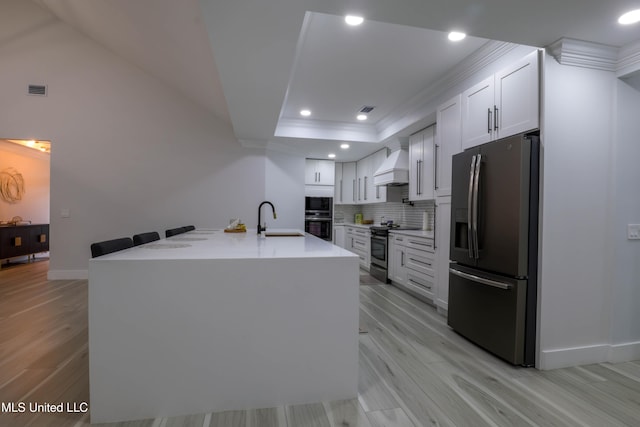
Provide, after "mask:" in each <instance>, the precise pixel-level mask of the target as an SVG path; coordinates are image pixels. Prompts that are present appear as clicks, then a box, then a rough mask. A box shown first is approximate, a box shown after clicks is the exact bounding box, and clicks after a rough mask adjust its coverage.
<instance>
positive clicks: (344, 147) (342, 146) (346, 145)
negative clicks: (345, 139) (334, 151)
mask: <svg viewBox="0 0 640 427" xmlns="http://www.w3.org/2000/svg"><path fill="white" fill-rule="evenodd" d="M340 148H342V149H343V150H346V149H347V148H349V144H340Z"/></svg>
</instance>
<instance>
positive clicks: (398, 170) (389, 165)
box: [373, 149, 409, 185]
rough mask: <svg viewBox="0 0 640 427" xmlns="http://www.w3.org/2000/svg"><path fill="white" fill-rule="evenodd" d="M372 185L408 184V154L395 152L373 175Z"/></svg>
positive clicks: (400, 151) (401, 151)
mask: <svg viewBox="0 0 640 427" xmlns="http://www.w3.org/2000/svg"><path fill="white" fill-rule="evenodd" d="M373 183H374V185H404V184H408V183H409V152H407V150H402V149H400V150H396V151H393V152H392V153H391V154H389V157H387V158H386V160H385V161H384V162H383V163H382V165H380V167H379V168H378V170H377V171H376V173H375V174H374V175H373Z"/></svg>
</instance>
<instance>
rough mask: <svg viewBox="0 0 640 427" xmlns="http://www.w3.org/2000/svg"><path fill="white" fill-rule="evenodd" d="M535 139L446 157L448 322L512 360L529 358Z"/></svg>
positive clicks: (534, 267) (528, 363)
mask: <svg viewBox="0 0 640 427" xmlns="http://www.w3.org/2000/svg"><path fill="white" fill-rule="evenodd" d="M539 152H540V144H539V139H538V137H537V136H535V135H516V136H512V137H508V138H504V139H500V140H497V141H494V142H490V143H487V144H484V145H480V146H478V147H473V148H470V149H468V150H466V151H464V152H462V153H459V154H456V155H455V156H454V157H453V170H452V193H451V245H450V248H451V249H450V251H451V252H450V258H451V264H450V268H449V309H448V320H447V322H448V324H449V326H451V327H452V328H453V329H454V330H455V331H457V332H458V333H459V334H461V335H463V336H465V337H466V338H468V339H469V340H470V341H472V342H474V343H476V344H478V345H479V346H481V347H483V348H485V349H486V350H488V351H490V352H492V353H494V354H495V355H497V356H499V357H501V358H503V359H505V360H507V361H509V362H511V363H513V364H515V365H525V366H532V365H534V363H535V346H536V307H537V303H536V300H537V268H538V267H537V255H538V187H539V162H540V159H539Z"/></svg>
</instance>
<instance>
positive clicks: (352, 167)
mask: <svg viewBox="0 0 640 427" xmlns="http://www.w3.org/2000/svg"><path fill="white" fill-rule="evenodd" d="M356 181H357V177H356V162H349V163H343V164H342V202H343V204H349V205H352V204H354V203H356V200H357V186H356Z"/></svg>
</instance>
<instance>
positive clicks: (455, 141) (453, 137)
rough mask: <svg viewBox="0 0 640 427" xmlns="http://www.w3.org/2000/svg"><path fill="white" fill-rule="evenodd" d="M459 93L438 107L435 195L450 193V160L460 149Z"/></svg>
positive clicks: (460, 109) (460, 114) (460, 111)
mask: <svg viewBox="0 0 640 427" xmlns="http://www.w3.org/2000/svg"><path fill="white" fill-rule="evenodd" d="M461 99H462V97H461V95H457V96H455V97H453V98H451V99H450V100H449V101H447V102H445V103H444V104H442V105H441V106H439V107H438V111H437V119H436V120H437V123H438V132H437V134H436V145H435V148H436V153H435V154H436V166H435V169H436V170H435V179H436V182H435V190H436V196H449V195H451V161H452V158H453V155H454V154H457V153H459V152H461V151H462V120H461V119H462V107H461V104H462V102H461Z"/></svg>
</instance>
